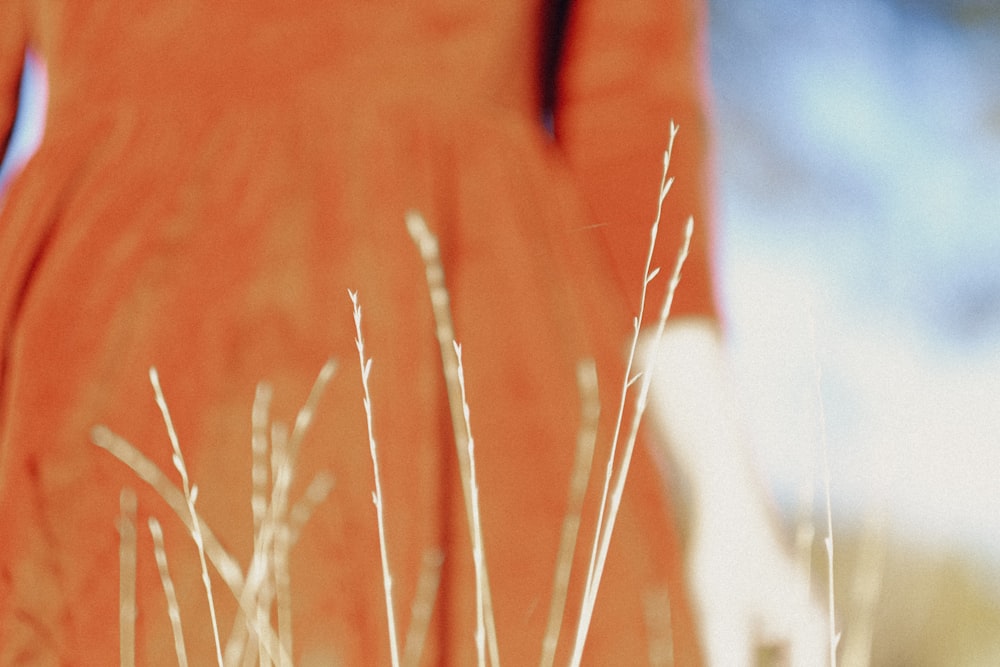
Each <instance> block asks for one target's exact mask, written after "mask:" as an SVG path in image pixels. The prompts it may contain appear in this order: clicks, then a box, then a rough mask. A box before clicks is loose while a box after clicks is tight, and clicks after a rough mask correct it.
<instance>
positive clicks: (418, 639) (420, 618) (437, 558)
mask: <svg viewBox="0 0 1000 667" xmlns="http://www.w3.org/2000/svg"><path fill="white" fill-rule="evenodd" d="M443 563H444V554H443V553H441V551H439V550H438V549H428V550H427V551H425V552H424V558H423V562H422V563H421V566H420V577H419V579H417V592H416V594H415V595H414V597H413V604H412V606H411V608H410V627H409V629H408V630H407V632H406V641H405V642H404V643H403V655H402V658H401V663H402V665H403V667H417V665H419V664H420V656H421V655H423V652H424V642H425V641H426V640H427V633H428V631H429V630H430V625H431V614H432V612H433V610H434V601H435V600H436V599H437V593H438V588H439V587H440V585H441V566H442V564H443Z"/></svg>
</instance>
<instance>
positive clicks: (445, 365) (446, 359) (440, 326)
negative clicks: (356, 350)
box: [406, 211, 500, 667]
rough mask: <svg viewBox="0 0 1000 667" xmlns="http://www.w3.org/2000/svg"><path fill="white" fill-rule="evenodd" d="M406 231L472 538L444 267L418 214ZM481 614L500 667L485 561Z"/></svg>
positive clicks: (411, 215) (412, 214)
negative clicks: (416, 261) (421, 277)
mask: <svg viewBox="0 0 1000 667" xmlns="http://www.w3.org/2000/svg"><path fill="white" fill-rule="evenodd" d="M406 228H407V230H408V231H409V233H410V237H411V238H412V239H413V242H414V243H415V244H416V246H417V249H418V250H419V252H420V257H421V259H422V260H423V262H424V272H425V275H426V279H427V287H428V291H429V293H430V298H431V306H432V310H433V315H434V324H435V333H436V335H437V341H438V348H439V350H440V352H441V367H442V370H443V371H444V379H445V386H446V387H447V392H448V407H449V409H450V411H451V425H452V429H453V432H454V436H455V451H456V452H457V455H458V467H459V473H460V477H461V480H462V493H463V497H464V499H465V510H466V512H465V513H466V517H467V519H468V521H469V534H470V535H472V534H475V532H476V530H477V528H476V525H475V523H476V518H475V515H474V513H473V511H472V489H471V479H472V475H471V467H472V465H471V462H470V461H469V452H468V437H469V434H468V432H467V431H466V427H465V417H464V408H463V406H462V389H461V387H460V386H459V383H458V362H457V360H456V358H455V354H454V343H455V327H454V326H453V325H452V321H451V306H450V302H451V299H450V298H449V296H448V289H447V288H446V287H445V282H444V267H443V266H442V264H441V254H440V250H439V247H438V241H437V238H436V237H435V236H434V234H433V233H432V232H431V230H430V229H429V228H428V227H427V222H426V221H425V220H424V218H423V216H421V215H420V213H418V212H417V211H409V212H408V213H407V214H406ZM481 566H482V584H483V587H484V588H483V590H482V591H481V593H482V596H483V613H484V615H485V623H486V641H487V644H488V648H489V652H490V662H491V663H492V664H493V665H494V667H496V666H498V665H499V664H500V649H499V644H498V642H497V629H496V621H495V619H494V616H493V598H492V594H491V593H490V581H489V574H488V568H487V564H486V560H485V557H484V560H483V562H482V565H481Z"/></svg>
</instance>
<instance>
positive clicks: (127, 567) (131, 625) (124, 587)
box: [118, 488, 138, 667]
mask: <svg viewBox="0 0 1000 667" xmlns="http://www.w3.org/2000/svg"><path fill="white" fill-rule="evenodd" d="M137 502H138V501H137V499H136V495H135V491H133V490H132V489H129V488H124V489H122V491H121V494H120V495H119V497H118V504H119V512H120V514H119V516H118V535H119V536H120V537H119V542H118V650H119V660H120V662H121V665H122V667H133V666H134V665H135V616H136V602H135V577H136V560H137V558H138V553H137V552H138V549H137V547H136V543H137V539H138V536H137V534H136V527H135V526H136V506H137Z"/></svg>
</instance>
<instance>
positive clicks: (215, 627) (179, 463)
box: [149, 368, 223, 667]
mask: <svg viewBox="0 0 1000 667" xmlns="http://www.w3.org/2000/svg"><path fill="white" fill-rule="evenodd" d="M149 381H150V383H152V385H153V391H154V392H155V393H156V405H157V406H159V408H160V412H161V413H162V414H163V422H164V424H166V426H167V434H168V435H169V437H170V445H171V446H172V447H173V449H174V454H173V462H174V467H175V468H176V469H177V472H178V473H179V474H180V476H181V484H182V489H183V490H184V499H185V500H186V501H187V508H188V512H189V513H190V514H191V537H192V539H194V544H195V546H196V547H197V549H198V560H199V563H200V565H201V581H202V585H204V587H205V597H206V598H207V599H208V611H209V614H210V616H211V618H212V635H213V638H214V639H215V657H216V660H217V661H218V664H219V667H223V664H222V642H221V641H220V640H219V620H218V618H217V617H216V614H215V596H214V595H212V578H211V577H209V576H208V563H207V562H206V561H205V544H204V540H203V538H202V536H201V522H200V521H199V520H198V512H197V510H195V502H196V501H197V500H198V487H197V486H193V485H191V483H190V481H189V480H188V473H187V466H186V465H185V464H184V454H183V453H182V452H181V446H180V442H179V441H178V439H177V432H176V431H175V430H174V423H173V420H171V418H170V410H169V409H168V408H167V401H166V399H165V398H164V397H163V389H162V388H161V387H160V376H159V374H158V373H157V372H156V369H155V368H150V369H149Z"/></svg>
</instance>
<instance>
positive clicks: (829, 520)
mask: <svg viewBox="0 0 1000 667" xmlns="http://www.w3.org/2000/svg"><path fill="white" fill-rule="evenodd" d="M809 323H810V332H809V333H810V337H811V340H812V351H813V368H814V370H815V377H816V404H817V407H818V409H819V438H820V446H821V448H822V450H823V491H824V494H825V496H826V537H825V538H824V539H823V544H824V545H825V546H826V559H827V562H826V566H827V582H826V583H827V586H828V587H829V596H828V607H827V617H828V622H829V634H830V667H837V645H838V644H839V643H840V632H838V631H837V617H836V611H837V605H836V596H835V592H834V589H833V584H834V581H833V562H834V559H833V500H832V498H831V491H830V486H831V480H830V448H829V445H828V443H827V440H826V409H825V408H824V406H823V369H822V367H821V366H820V363H819V358H818V357H817V356H816V331H815V327H816V323H815V320H814V319H813V318H812V317H810V318H809Z"/></svg>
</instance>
